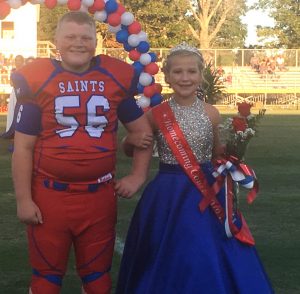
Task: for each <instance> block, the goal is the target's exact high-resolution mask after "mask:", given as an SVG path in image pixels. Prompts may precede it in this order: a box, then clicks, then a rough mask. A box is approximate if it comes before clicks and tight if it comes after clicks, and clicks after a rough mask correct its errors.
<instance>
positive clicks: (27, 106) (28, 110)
mask: <svg viewBox="0 0 300 294" xmlns="http://www.w3.org/2000/svg"><path fill="white" fill-rule="evenodd" d="M15 111H17V115H16V123H15V130H16V131H18V132H20V133H23V134H26V135H31V136H37V135H38V134H39V133H40V131H41V109H40V107H39V106H38V105H37V104H35V103H32V102H28V103H26V102H25V103H21V104H19V105H18V108H17V109H15Z"/></svg>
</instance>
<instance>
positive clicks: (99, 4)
mask: <svg viewBox="0 0 300 294" xmlns="http://www.w3.org/2000/svg"><path fill="white" fill-rule="evenodd" d="M92 7H93V9H95V10H96V11H100V10H103V9H104V7H105V2H104V0H95V1H94V4H93V5H92Z"/></svg>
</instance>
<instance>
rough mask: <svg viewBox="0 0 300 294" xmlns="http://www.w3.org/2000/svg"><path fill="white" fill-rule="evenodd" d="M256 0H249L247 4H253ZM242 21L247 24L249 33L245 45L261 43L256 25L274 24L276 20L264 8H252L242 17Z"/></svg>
mask: <svg viewBox="0 0 300 294" xmlns="http://www.w3.org/2000/svg"><path fill="white" fill-rule="evenodd" d="M255 2H257V1H255V0H247V5H248V6H250V5H253V4H254V3H255ZM242 22H243V23H245V24H247V30H248V35H247V38H246V41H245V45H246V46H249V45H256V44H259V42H258V39H257V34H256V26H258V25H260V26H273V25H274V20H273V19H272V18H271V17H269V16H268V15H267V13H266V12H263V11H262V10H250V11H249V12H248V13H247V14H246V16H245V17H243V18H242Z"/></svg>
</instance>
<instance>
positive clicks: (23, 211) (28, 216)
mask: <svg viewBox="0 0 300 294" xmlns="http://www.w3.org/2000/svg"><path fill="white" fill-rule="evenodd" d="M17 215H18V218H19V219H20V221H21V222H22V223H25V224H27V225H37V224H42V223H43V219H42V214H41V211H40V209H39V208H38V206H37V205H36V204H35V203H34V202H33V201H32V200H26V201H19V202H17Z"/></svg>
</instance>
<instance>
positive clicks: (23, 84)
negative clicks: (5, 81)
mask: <svg viewBox="0 0 300 294" xmlns="http://www.w3.org/2000/svg"><path fill="white" fill-rule="evenodd" d="M11 79H12V83H13V87H14V90H15V93H16V98H17V100H18V101H22V100H24V99H26V100H27V99H33V93H32V91H31V89H30V87H29V85H28V83H27V80H26V79H25V77H24V76H23V75H22V74H21V73H20V72H14V73H13V74H12V75H11Z"/></svg>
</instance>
